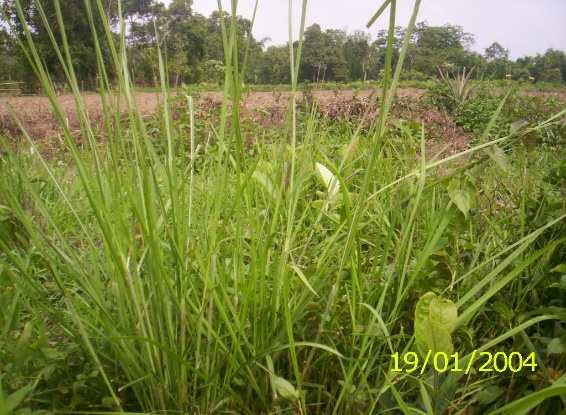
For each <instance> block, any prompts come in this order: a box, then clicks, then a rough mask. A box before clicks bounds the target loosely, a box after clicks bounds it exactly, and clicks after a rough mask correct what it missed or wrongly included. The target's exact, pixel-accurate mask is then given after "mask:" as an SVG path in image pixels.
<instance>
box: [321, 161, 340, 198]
mask: <svg viewBox="0 0 566 415" xmlns="http://www.w3.org/2000/svg"><path fill="white" fill-rule="evenodd" d="M316 171H317V173H318V176H319V177H320V179H321V180H322V183H323V184H324V185H325V186H326V191H327V193H328V201H329V202H332V201H333V200H334V199H335V198H336V196H337V195H338V193H339V191H340V183H339V182H338V179H337V178H336V176H334V174H332V172H331V171H330V170H329V169H328V168H327V167H326V166H324V165H323V164H320V163H316Z"/></svg>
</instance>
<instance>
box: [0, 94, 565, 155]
mask: <svg viewBox="0 0 566 415" xmlns="http://www.w3.org/2000/svg"><path fill="white" fill-rule="evenodd" d="M376 92H377V93H379V92H380V91H375V90H361V91H353V90H313V91H312V92H310V93H307V94H303V93H302V92H299V93H298V94H297V101H298V102H299V103H301V102H303V101H304V100H305V99H307V100H311V101H316V102H317V104H318V110H319V112H320V113H322V114H323V115H326V116H328V117H330V118H349V117H350V118H351V119H356V117H357V119H359V118H360V117H362V116H363V115H364V114H366V110H368V106H369V107H371V104H370V101H371V96H372V94H375V93H376ZM425 92H426V91H425V90H422V89H414V88H405V89H400V90H398V102H399V103H400V104H399V105H398V107H400V108H401V111H400V113H398V114H394V115H396V116H397V117H400V118H403V119H410V120H413V121H417V122H419V123H420V122H424V123H425V124H426V125H427V130H428V131H429V133H430V135H431V136H432V138H433V141H436V144H432V143H431V145H432V147H433V148H434V149H436V150H435V151H434V152H436V151H440V149H442V151H443V152H444V153H445V154H450V153H455V152H458V151H461V150H463V149H465V148H467V147H468V146H469V143H470V141H471V137H469V136H468V135H467V134H466V133H464V132H463V131H462V130H461V129H460V128H459V127H457V126H456V125H455V124H454V122H453V120H451V119H450V117H449V116H448V115H446V114H444V113H442V112H440V111H435V110H430V109H423V108H420V107H419V106H418V105H416V106H414V105H413V104H414V103H417V102H418V101H419V100H420V98H421V97H422V96H423V95H424V94H425ZM525 95H545V96H546V95H548V96H556V97H557V98H558V99H561V100H564V101H565V102H566V92H549V93H541V92H529V91H526V92H525ZM289 98H290V93H289V92H285V91H273V92H250V93H247V94H245V95H244V96H243V99H242V110H241V112H242V115H243V116H244V117H246V118H249V119H251V120H253V121H255V122H257V123H258V124H260V125H262V126H263V127H266V128H268V127H272V126H277V125H278V124H280V123H281V122H282V120H283V119H284V116H285V110H286V108H287V104H288V102H289ZM83 99H84V104H85V108H86V109H87V112H88V114H89V119H90V121H91V123H93V124H94V125H101V123H102V118H103V112H102V104H101V100H100V97H99V96H98V95H97V94H84V96H83ZM59 102H60V105H61V108H62V109H63V112H64V113H65V117H66V122H67V124H68V126H69V127H70V129H71V131H75V132H78V130H79V123H78V119H77V116H76V111H75V100H74V98H73V96H72V95H61V96H59ZM136 102H137V106H138V108H139V110H140V112H141V113H142V114H143V115H144V116H147V117H150V116H152V115H153V114H155V112H156V111H157V110H158V108H159V106H160V102H161V96H160V94H159V93H150V92H138V93H136ZM221 102H222V93H221V92H205V93H201V94H199V97H198V99H197V107H199V108H200V109H201V110H202V111H208V110H209V109H211V108H214V107H218V106H219V105H220V104H221ZM8 106H10V107H11V108H12V109H13V111H14V113H15V114H16V115H17V116H18V118H19V120H20V121H21V122H22V124H23V126H24V127H25V129H26V131H27V132H28V134H29V135H30V136H31V137H32V138H33V139H34V140H36V141H37V142H40V143H42V144H43V145H44V146H46V147H51V148H53V147H57V146H58V144H59V145H60V144H62V139H61V128H60V127H59V123H58V122H57V120H56V117H55V116H54V115H53V113H52V111H51V105H50V103H49V100H48V99H47V98H46V97H35V96H34V97H0V134H3V135H8V136H11V137H12V138H14V139H17V137H18V136H21V132H20V130H19V128H18V127H17V125H16V123H15V122H14V120H13V118H12V117H11V116H10V114H9V112H8V109H7V107H8ZM415 107H416V109H415ZM366 115H367V116H368V117H369V118H370V119H371V118H372V117H375V116H376V115H377V109H376V108H369V110H368V111H367V114H366Z"/></svg>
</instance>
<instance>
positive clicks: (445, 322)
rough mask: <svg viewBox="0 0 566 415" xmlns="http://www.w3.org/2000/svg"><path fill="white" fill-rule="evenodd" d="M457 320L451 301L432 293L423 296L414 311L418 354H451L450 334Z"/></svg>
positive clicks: (454, 306) (455, 310)
mask: <svg viewBox="0 0 566 415" xmlns="http://www.w3.org/2000/svg"><path fill="white" fill-rule="evenodd" d="M457 320H458V312H457V308H456V305H455V304H454V303H453V302H452V301H450V300H446V299H444V298H442V297H438V296H437V295H436V294H434V293H432V292H429V293H426V294H425V295H423V296H422V297H421V298H420V299H419V301H418V303H417V306H416V309H415V339H416V344H417V348H418V349H419V352H420V353H421V354H423V355H426V354H427V353H428V351H429V350H430V351H431V353H432V355H434V354H435V353H438V352H445V353H447V354H451V353H452V352H453V350H454V346H453V344H452V336H451V333H452V331H453V330H454V327H455V325H456V322H457Z"/></svg>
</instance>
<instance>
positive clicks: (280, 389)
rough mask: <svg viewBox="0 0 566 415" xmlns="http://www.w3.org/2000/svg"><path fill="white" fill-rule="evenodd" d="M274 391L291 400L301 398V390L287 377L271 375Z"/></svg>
mask: <svg viewBox="0 0 566 415" xmlns="http://www.w3.org/2000/svg"><path fill="white" fill-rule="evenodd" d="M270 376H271V384H272V385H273V391H274V392H275V393H276V394H278V395H280V396H281V397H283V398H284V399H287V400H289V401H297V400H298V399H299V392H298V391H297V389H295V387H294V386H293V385H292V384H291V382H289V381H288V380H286V379H283V378H281V377H279V376H275V375H270Z"/></svg>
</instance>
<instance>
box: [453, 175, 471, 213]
mask: <svg viewBox="0 0 566 415" xmlns="http://www.w3.org/2000/svg"><path fill="white" fill-rule="evenodd" d="M448 196H450V200H452V203H454V204H455V205H456V207H457V208H458V209H459V210H460V212H462V213H463V214H464V216H465V217H466V218H467V217H468V213H469V212H470V209H471V208H472V193H471V191H470V189H469V188H467V187H462V186H459V185H458V184H457V183H456V182H451V183H450V185H449V186H448Z"/></svg>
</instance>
